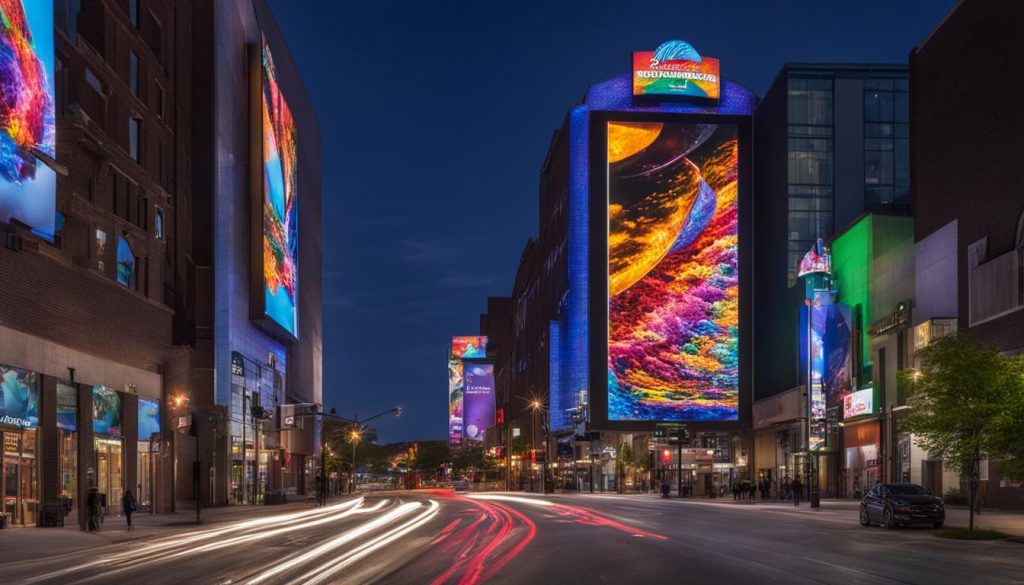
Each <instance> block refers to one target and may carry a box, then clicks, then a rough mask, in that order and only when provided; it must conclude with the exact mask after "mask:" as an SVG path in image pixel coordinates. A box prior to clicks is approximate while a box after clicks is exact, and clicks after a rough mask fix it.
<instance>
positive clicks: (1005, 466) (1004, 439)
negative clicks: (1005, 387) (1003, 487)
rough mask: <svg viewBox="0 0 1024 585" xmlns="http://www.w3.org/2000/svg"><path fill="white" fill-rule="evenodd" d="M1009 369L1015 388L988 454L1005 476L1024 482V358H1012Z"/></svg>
mask: <svg viewBox="0 0 1024 585" xmlns="http://www.w3.org/2000/svg"><path fill="white" fill-rule="evenodd" d="M1007 368H1008V369H1009V370H1010V378H1011V382H1012V385H1011V388H1010V391H1009V393H1008V394H1009V395H1008V397H1007V401H1006V404H1005V406H1004V408H1002V409H1001V410H1000V412H999V415H998V416H997V417H996V420H995V423H994V424H993V426H992V429H991V440H990V443H989V445H988V453H989V456H990V457H992V458H993V459H995V460H996V462H997V468H998V470H999V472H1000V473H1001V474H1003V475H1005V476H1008V477H1011V478H1013V479H1015V480H1017V481H1024V356H1016V357H1013V358H1008V359H1007Z"/></svg>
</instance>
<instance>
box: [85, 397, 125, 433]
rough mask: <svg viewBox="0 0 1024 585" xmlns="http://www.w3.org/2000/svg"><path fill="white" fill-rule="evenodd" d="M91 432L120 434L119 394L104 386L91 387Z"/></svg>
mask: <svg viewBox="0 0 1024 585" xmlns="http://www.w3.org/2000/svg"><path fill="white" fill-rule="evenodd" d="M92 432H94V433H96V434H99V435H115V436H120V435H121V395H120V394H118V393H117V391H116V390H113V389H111V388H107V387H106V386H93V387H92Z"/></svg>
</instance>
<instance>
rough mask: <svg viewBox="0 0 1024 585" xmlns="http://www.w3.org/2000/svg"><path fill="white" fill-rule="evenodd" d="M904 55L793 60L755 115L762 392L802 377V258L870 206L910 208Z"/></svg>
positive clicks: (758, 391) (872, 209) (873, 209)
mask: <svg viewBox="0 0 1024 585" xmlns="http://www.w3.org/2000/svg"><path fill="white" fill-rule="evenodd" d="M907 88H908V81H907V67H906V66H905V65H890V64H863V65H862V64H840V63H822V64H817V63H815V64H802V63H790V64H786V65H785V66H783V68H782V69H781V70H780V71H779V73H778V74H777V75H776V77H775V80H774V81H773V82H772V85H771V87H769V88H768V91H767V92H765V95H764V97H763V98H762V99H761V100H760V102H759V103H758V106H757V112H756V114H755V116H754V120H755V122H754V124H755V131H754V167H755V170H754V183H755V191H756V195H755V197H754V206H755V213H754V218H755V220H754V221H755V223H756V225H755V239H756V241H757V245H756V247H757V250H758V257H757V262H756V263H755V266H754V271H755V282H756V286H755V288H756V290H757V292H756V294H757V299H756V300H755V302H754V304H755V313H756V317H755V318H756V320H757V327H756V328H755V330H754V337H755V341H754V344H755V347H757V348H771V350H770V351H755V353H754V360H755V364H754V370H755V371H754V392H755V395H756V396H758V397H763V396H768V395H771V394H773V393H775V392H781V391H784V390H786V389H788V388H791V387H793V386H796V385H798V384H800V383H801V381H802V376H803V373H802V367H801V365H800V362H799V354H798V349H799V347H798V344H797V341H796V340H797V339H798V338H799V335H798V330H797V328H798V323H799V317H798V311H799V307H800V306H802V303H803V291H802V289H801V287H799V286H797V264H798V263H799V262H800V259H801V258H802V257H803V256H804V254H806V253H807V251H808V250H810V249H811V246H813V245H814V243H815V241H816V240H817V239H818V238H821V239H823V240H826V241H827V240H829V239H830V238H831V237H832V236H833V235H835V234H837V233H839V232H840V231H842V230H843V229H844V228H846V227H847V226H848V225H850V224H851V223H852V222H853V221H854V220H856V219H857V218H858V217H859V216H860V215H861V214H863V213H909V209H910V196H909V189H910V172H909V156H910V146H909V114H908V97H907V95H908V94H907V91H908V89H907Z"/></svg>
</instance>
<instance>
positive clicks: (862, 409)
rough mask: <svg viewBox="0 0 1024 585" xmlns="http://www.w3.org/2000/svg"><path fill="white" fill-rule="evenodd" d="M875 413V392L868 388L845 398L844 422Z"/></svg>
mask: <svg viewBox="0 0 1024 585" xmlns="http://www.w3.org/2000/svg"><path fill="white" fill-rule="evenodd" d="M874 413H875V390H874V389H873V388H868V389H866V390H858V391H856V392H853V393H851V394H848V395H847V396H846V397H845V398H843V420H848V419H851V418H854V417H858V416H863V415H866V414H874Z"/></svg>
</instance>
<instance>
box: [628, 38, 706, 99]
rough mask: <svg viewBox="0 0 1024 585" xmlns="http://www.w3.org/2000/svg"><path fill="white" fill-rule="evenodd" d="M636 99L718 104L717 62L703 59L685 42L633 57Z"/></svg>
mask: <svg viewBox="0 0 1024 585" xmlns="http://www.w3.org/2000/svg"><path fill="white" fill-rule="evenodd" d="M633 95H634V96H669V97H678V98H684V99H692V100H697V101H711V102H717V101H718V98H719V96H720V95H721V78H720V77H719V74H718V59H715V58H713V57H702V56H701V54H700V53H698V52H697V51H696V49H694V48H693V46H691V45H690V44H689V43H687V42H686V41H666V42H664V43H662V44H661V46H659V47H658V48H657V49H656V50H654V51H636V52H634V53H633Z"/></svg>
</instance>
